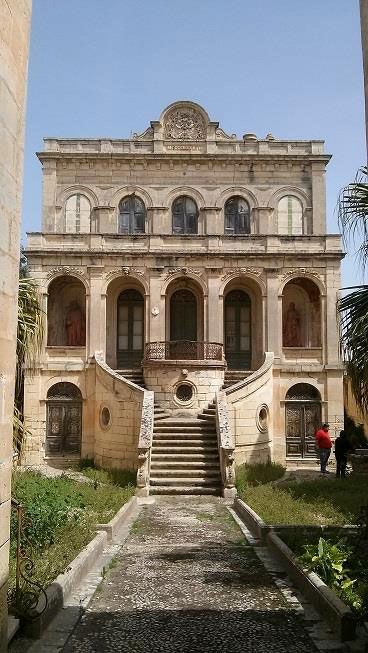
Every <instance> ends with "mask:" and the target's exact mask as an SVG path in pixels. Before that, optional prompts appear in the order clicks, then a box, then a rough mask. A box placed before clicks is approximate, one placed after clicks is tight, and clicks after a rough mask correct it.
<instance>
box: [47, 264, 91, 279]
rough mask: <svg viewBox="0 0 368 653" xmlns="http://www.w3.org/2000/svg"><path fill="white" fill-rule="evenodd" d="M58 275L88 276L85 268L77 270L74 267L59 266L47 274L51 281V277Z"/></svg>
mask: <svg viewBox="0 0 368 653" xmlns="http://www.w3.org/2000/svg"><path fill="white" fill-rule="evenodd" d="M58 274H67V275H69V274H70V275H77V276H79V277H85V276H86V275H85V271H84V270H83V268H75V267H73V266H72V265H58V266H57V267H54V268H50V270H49V271H48V273H47V278H48V279H51V277H53V276H55V275H58Z"/></svg>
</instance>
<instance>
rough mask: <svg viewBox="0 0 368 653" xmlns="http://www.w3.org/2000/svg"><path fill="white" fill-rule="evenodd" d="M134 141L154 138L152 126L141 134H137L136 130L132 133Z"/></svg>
mask: <svg viewBox="0 0 368 653" xmlns="http://www.w3.org/2000/svg"><path fill="white" fill-rule="evenodd" d="M132 139H133V141H152V139H153V129H152V127H148V128H147V129H146V131H144V132H142V133H141V134H137V132H134V134H133V135H132Z"/></svg>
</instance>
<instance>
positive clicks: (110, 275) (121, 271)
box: [105, 265, 144, 281]
mask: <svg viewBox="0 0 368 653" xmlns="http://www.w3.org/2000/svg"><path fill="white" fill-rule="evenodd" d="M130 274H132V275H136V276H139V277H143V276H144V270H140V269H139V268H131V267H128V266H127V265H124V266H123V267H121V268H114V269H113V270H109V272H107V273H106V274H105V279H106V281H110V280H111V279H114V278H115V277H120V276H129V275H130Z"/></svg>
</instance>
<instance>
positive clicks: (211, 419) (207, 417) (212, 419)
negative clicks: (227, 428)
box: [198, 413, 216, 423]
mask: <svg viewBox="0 0 368 653" xmlns="http://www.w3.org/2000/svg"><path fill="white" fill-rule="evenodd" d="M198 419H201V420H202V422H209V423H212V422H215V420H216V415H215V414H213V415H207V413H206V414H204V415H198Z"/></svg>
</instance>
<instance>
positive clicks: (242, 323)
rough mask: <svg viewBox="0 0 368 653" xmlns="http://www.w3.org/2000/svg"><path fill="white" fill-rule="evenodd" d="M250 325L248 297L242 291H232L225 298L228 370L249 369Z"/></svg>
mask: <svg viewBox="0 0 368 653" xmlns="http://www.w3.org/2000/svg"><path fill="white" fill-rule="evenodd" d="M250 325H251V303H250V299H249V296H248V295H247V293H245V292H244V291H242V290H232V291H231V292H229V294H228V295H226V298H225V358H226V362H227V366H228V368H229V369H233V370H234V369H235V370H249V369H250V366H251V358H252V356H251V326H250Z"/></svg>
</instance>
